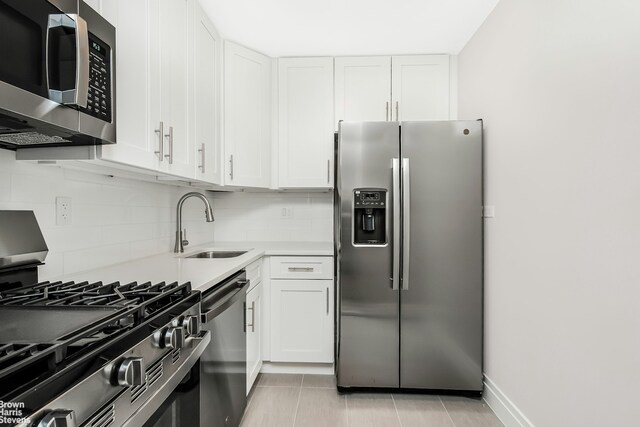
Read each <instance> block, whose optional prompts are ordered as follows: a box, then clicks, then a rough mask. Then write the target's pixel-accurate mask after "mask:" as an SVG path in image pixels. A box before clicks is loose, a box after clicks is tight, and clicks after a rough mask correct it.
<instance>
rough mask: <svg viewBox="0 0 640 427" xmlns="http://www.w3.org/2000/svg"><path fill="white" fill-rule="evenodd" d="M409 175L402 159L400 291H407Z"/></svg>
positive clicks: (409, 206)
mask: <svg viewBox="0 0 640 427" xmlns="http://www.w3.org/2000/svg"><path fill="white" fill-rule="evenodd" d="M410 238H411V173H410V171H409V159H407V158H403V159H402V279H401V280H402V290H404V291H406V290H408V289H409V260H410V259H411V255H410V253H409V252H410V249H411V241H410Z"/></svg>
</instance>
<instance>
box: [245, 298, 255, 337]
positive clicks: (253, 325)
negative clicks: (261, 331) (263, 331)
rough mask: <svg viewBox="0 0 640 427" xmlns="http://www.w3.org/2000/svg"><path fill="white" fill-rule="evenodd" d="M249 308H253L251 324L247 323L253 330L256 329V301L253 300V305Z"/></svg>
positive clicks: (248, 308)
mask: <svg viewBox="0 0 640 427" xmlns="http://www.w3.org/2000/svg"><path fill="white" fill-rule="evenodd" d="M247 310H251V324H249V325H247V327H248V328H251V332H255V331H256V302H255V301H251V307H247Z"/></svg>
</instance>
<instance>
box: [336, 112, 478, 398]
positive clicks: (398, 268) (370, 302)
mask: <svg viewBox="0 0 640 427" xmlns="http://www.w3.org/2000/svg"><path fill="white" fill-rule="evenodd" d="M335 198H336V200H335V209H336V212H335V219H334V222H335V227H334V228H335V233H336V235H335V244H336V247H335V251H336V264H337V265H336V283H337V289H338V295H339V297H338V310H337V319H336V323H337V325H336V326H337V329H336V330H337V331H338V334H337V335H338V336H337V340H336V360H337V379H338V387H339V388H342V389H345V388H350V387H381V388H387V387H388V388H403V389H432V390H458V391H467V392H481V391H482V388H483V383H482V338H483V326H482V322H483V303H482V301H483V219H482V121H446V122H357V123H356V122H341V123H340V126H339V132H338V138H337V150H336V192H335Z"/></svg>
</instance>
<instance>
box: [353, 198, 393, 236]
mask: <svg viewBox="0 0 640 427" xmlns="http://www.w3.org/2000/svg"><path fill="white" fill-rule="evenodd" d="M387 204H388V201H387V190H381V189H372V188H356V189H354V190H353V243H354V244H355V245H385V244H386V243H387Z"/></svg>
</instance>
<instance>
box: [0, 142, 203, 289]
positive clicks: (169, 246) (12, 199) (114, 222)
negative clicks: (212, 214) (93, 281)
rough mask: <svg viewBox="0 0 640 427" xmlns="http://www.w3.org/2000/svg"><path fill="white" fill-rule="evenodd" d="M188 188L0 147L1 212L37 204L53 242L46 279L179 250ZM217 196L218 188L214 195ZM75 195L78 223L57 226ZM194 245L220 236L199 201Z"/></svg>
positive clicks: (192, 214)
mask: <svg viewBox="0 0 640 427" xmlns="http://www.w3.org/2000/svg"><path fill="white" fill-rule="evenodd" d="M185 192H186V190H185V189H182V188H178V187H171V186H168V185H161V184H154V183H145V182H139V181H134V180H126V179H119V178H109V177H107V176H105V175H97V174H90V173H84V172H75V171H71V170H64V169H61V168H59V167H55V166H43V165H37V164H33V163H25V162H16V161H15V154H14V153H13V152H12V151H7V150H1V149H0V210H2V209H8V210H33V211H34V212H35V214H36V217H37V219H38V223H39V224H40V227H41V228H42V231H43V234H44V237H45V240H46V242H47V245H48V246H49V255H48V257H47V260H46V261H45V262H46V265H45V266H43V267H41V269H40V279H41V280H50V279H54V278H56V277H58V276H61V275H63V274H65V275H66V274H70V273H74V272H77V271H83V270H88V269H92V268H97V267H101V266H105V265H109V264H114V263H117V262H122V261H126V260H129V259H132V258H140V257H144V256H148V255H152V254H157V253H161V252H168V251H170V250H173V244H174V236H175V208H176V203H177V201H178V199H179V198H180V196H181V195H182V194H184V193H185ZM207 194H208V195H210V194H211V193H207ZM57 196H65V197H71V198H72V224H71V225H68V226H57V225H56V217H55V211H56V208H55V199H56V197H57ZM183 213H184V221H183V225H184V227H185V228H187V230H188V236H187V237H188V239H189V241H190V242H191V244H198V243H204V242H208V241H211V240H213V236H214V235H213V224H211V223H209V224H208V223H206V222H205V218H204V207H203V205H202V202H200V201H199V200H188V201H187V202H186V203H185V205H184V212H183Z"/></svg>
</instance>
